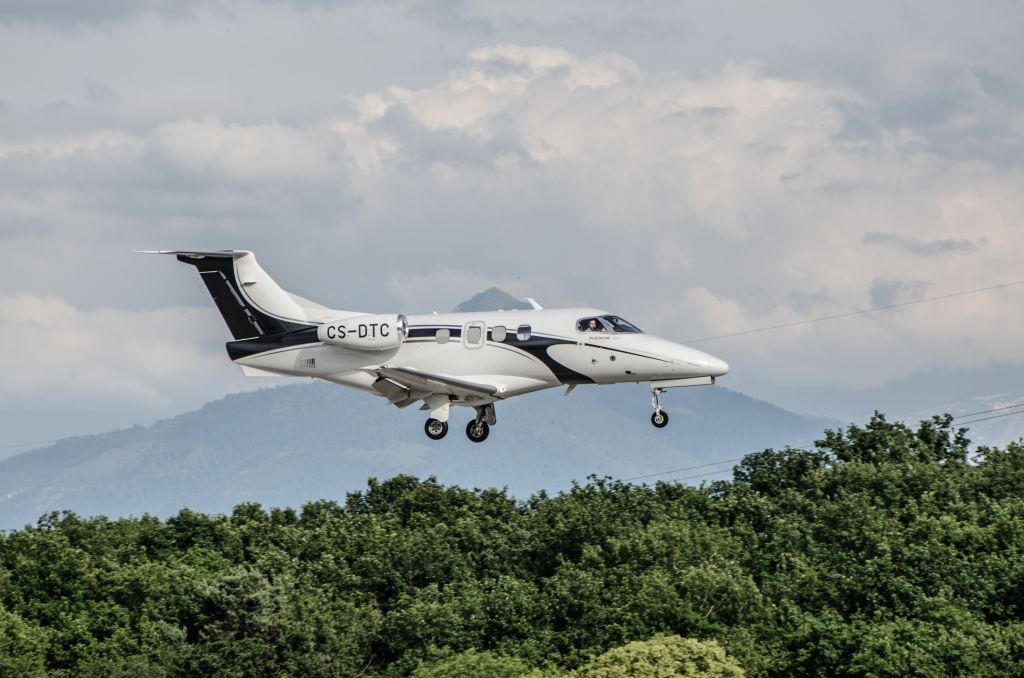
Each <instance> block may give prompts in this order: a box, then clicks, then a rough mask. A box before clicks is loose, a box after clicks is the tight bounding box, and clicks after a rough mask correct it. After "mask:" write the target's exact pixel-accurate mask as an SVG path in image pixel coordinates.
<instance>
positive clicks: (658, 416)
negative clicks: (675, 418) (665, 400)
mask: <svg viewBox="0 0 1024 678" xmlns="http://www.w3.org/2000/svg"><path fill="white" fill-rule="evenodd" d="M651 423H652V424H654V428H665V427H666V426H668V412H666V411H665V410H662V411H661V412H655V413H654V414H652V415H651Z"/></svg>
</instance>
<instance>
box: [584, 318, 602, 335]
mask: <svg viewBox="0 0 1024 678" xmlns="http://www.w3.org/2000/svg"><path fill="white" fill-rule="evenodd" d="M586 331H587V332H604V325H602V324H601V323H599V322H598V321H597V318H591V319H590V320H588V321H587V330H586Z"/></svg>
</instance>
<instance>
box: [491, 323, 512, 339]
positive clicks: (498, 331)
mask: <svg viewBox="0 0 1024 678" xmlns="http://www.w3.org/2000/svg"><path fill="white" fill-rule="evenodd" d="M506 334H508V331H507V330H506V329H505V326H504V325H495V326H494V327H492V328H491V341H505V335H506Z"/></svg>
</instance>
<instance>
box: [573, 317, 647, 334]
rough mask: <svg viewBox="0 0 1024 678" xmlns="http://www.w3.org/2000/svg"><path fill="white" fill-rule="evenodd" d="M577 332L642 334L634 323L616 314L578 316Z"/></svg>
mask: <svg viewBox="0 0 1024 678" xmlns="http://www.w3.org/2000/svg"><path fill="white" fill-rule="evenodd" d="M576 331H577V332H618V333H628V334H642V332H641V331H640V330H639V329H637V327H636V325H633V324H631V323H628V322H626V321H625V320H623V319H622V318H620V317H619V316H617V315H601V316H591V317H589V318H580V319H579V321H577V323H576Z"/></svg>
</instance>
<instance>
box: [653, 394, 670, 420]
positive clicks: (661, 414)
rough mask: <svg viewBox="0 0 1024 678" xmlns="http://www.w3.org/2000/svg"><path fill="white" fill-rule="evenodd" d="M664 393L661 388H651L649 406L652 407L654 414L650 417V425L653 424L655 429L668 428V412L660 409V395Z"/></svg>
mask: <svg viewBox="0 0 1024 678" xmlns="http://www.w3.org/2000/svg"><path fill="white" fill-rule="evenodd" d="M664 391H665V389H663V388H652V389H651V405H653V406H654V414H652V415H651V423H652V424H654V427H655V428H665V427H666V426H668V412H666V411H664V410H663V409H661V394H662V393H663V392H664Z"/></svg>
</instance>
